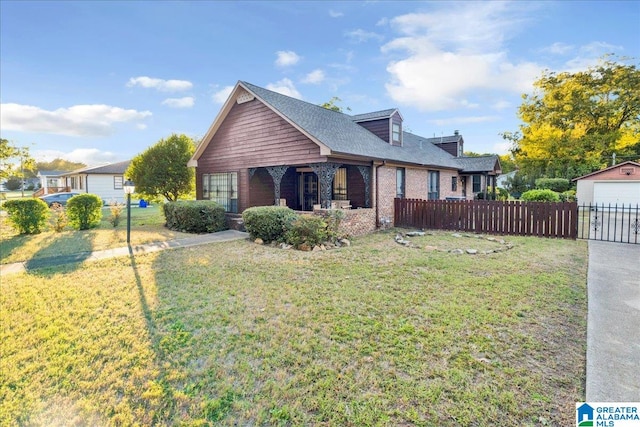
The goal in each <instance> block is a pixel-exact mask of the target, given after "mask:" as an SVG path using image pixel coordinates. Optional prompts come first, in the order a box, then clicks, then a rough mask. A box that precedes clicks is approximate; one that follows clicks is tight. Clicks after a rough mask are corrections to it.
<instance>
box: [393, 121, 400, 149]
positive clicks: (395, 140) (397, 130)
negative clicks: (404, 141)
mask: <svg viewBox="0 0 640 427" xmlns="http://www.w3.org/2000/svg"><path fill="white" fill-rule="evenodd" d="M400 135H401V132H400V123H394V124H392V125H391V138H392V139H391V141H392V144H400V143H401V141H400Z"/></svg>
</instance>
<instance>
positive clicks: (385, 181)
mask: <svg viewBox="0 0 640 427" xmlns="http://www.w3.org/2000/svg"><path fill="white" fill-rule="evenodd" d="M374 191H375V189H374ZM395 197H396V168H395V167H390V166H381V167H380V168H378V201H377V202H378V220H379V221H380V220H383V219H389V220H390V221H391V222H393V199H395Z"/></svg>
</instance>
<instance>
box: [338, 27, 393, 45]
mask: <svg viewBox="0 0 640 427" xmlns="http://www.w3.org/2000/svg"><path fill="white" fill-rule="evenodd" d="M344 35H345V36H347V37H348V38H350V39H351V41H353V42H354V43H365V42H367V41H369V40H377V41H382V40H383V39H384V37H382V36H381V35H380V34H378V33H374V32H373V31H365V30H363V29H360V28H358V29H357V30H351V31H347V32H345V33H344Z"/></svg>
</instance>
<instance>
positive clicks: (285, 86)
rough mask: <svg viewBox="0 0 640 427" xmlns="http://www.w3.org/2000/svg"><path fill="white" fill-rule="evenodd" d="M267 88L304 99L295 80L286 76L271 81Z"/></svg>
mask: <svg viewBox="0 0 640 427" xmlns="http://www.w3.org/2000/svg"><path fill="white" fill-rule="evenodd" d="M267 89H269V90H272V91H274V92H278V93H281V94H283V95H287V96H290V97H292V98H298V99H302V95H301V94H300V92H298V89H296V87H295V85H294V84H293V82H292V81H291V80H289V79H287V78H284V79H282V80H280V81H277V82H275V83H269V84H268V85H267Z"/></svg>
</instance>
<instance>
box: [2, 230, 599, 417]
mask: <svg viewBox="0 0 640 427" xmlns="http://www.w3.org/2000/svg"><path fill="white" fill-rule="evenodd" d="M109 231H112V230H109ZM394 236H395V234H394V233H393V232H384V233H376V234H373V235H370V236H365V237H362V238H358V239H354V242H353V244H352V246H351V247H343V248H341V249H337V250H332V251H326V252H299V251H292V250H289V251H283V250H280V249H276V248H273V247H270V246H259V245H256V244H253V243H251V242H248V241H235V242H227V243H218V244H210V245H207V246H200V247H193V248H185V249H177V250H170V251H163V252H156V253H152V254H146V255H141V256H135V257H122V258H114V259H110V260H102V261H96V262H91V263H85V264H72V265H67V266H64V267H58V268H51V269H42V270H35V271H33V272H30V273H25V274H15V275H7V276H6V277H3V278H2V281H1V284H0V286H1V289H0V290H1V292H0V323H1V325H2V328H1V333H0V350H1V356H2V357H1V358H0V425H66V426H69V425H145V426H146V425H188V426H201V425H229V426H231V425H239V426H246V425H255V426H262V425H264V426H267V425H269V426H271V425H283V426H288V425H292V426H293V425H320V426H368V425H371V426H383V425H384V426H387V425H388V426H409V425H418V426H449V425H451V426H456V425H462V426H496V425H500V426H529V425H531V426H533V425H572V424H573V423H575V402H576V401H582V400H584V381H585V377H584V375H585V342H586V307H587V305H586V260H587V245H586V243H585V242H584V241H567V240H551V239H537V238H509V239H508V240H509V242H511V243H513V244H514V248H513V249H511V250H509V251H506V252H502V253H499V254H498V253H493V254H489V255H475V256H472V255H452V254H449V253H446V252H441V251H437V250H432V248H433V247H437V248H439V249H452V248H456V247H461V248H467V247H476V248H478V249H481V250H482V249H484V248H489V247H492V246H494V245H497V243H495V242H489V241H486V240H478V239H471V238H454V237H452V236H451V235H450V234H449V233H434V235H431V236H424V237H419V238H414V239H413V241H414V242H415V243H416V244H417V245H419V246H421V248H409V247H404V246H401V245H398V244H397V243H395V242H394V240H393V237H394ZM9 240H12V239H11V238H10V239H9ZM14 252H16V253H17V252H19V247H16V248H14Z"/></svg>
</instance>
